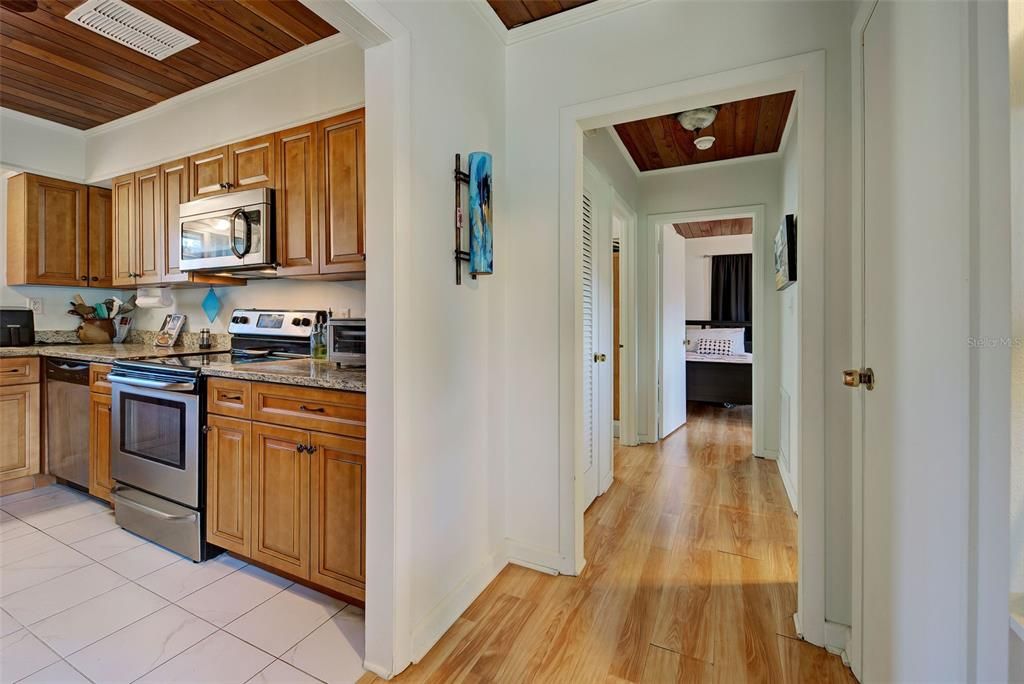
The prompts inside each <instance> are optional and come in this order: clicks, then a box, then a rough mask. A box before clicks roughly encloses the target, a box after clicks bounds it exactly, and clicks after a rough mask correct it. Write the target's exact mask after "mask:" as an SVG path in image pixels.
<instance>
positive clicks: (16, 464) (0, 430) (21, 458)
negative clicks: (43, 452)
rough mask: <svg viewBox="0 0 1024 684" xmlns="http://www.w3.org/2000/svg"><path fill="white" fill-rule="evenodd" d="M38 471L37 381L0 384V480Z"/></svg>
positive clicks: (24, 475) (33, 473)
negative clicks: (21, 383)
mask: <svg viewBox="0 0 1024 684" xmlns="http://www.w3.org/2000/svg"><path fill="white" fill-rule="evenodd" d="M38 472H39V384H38V383H32V384H24V385H3V386H0V481H6V480H13V479H15V478H19V477H26V476H28V475H35V474H36V473H38Z"/></svg>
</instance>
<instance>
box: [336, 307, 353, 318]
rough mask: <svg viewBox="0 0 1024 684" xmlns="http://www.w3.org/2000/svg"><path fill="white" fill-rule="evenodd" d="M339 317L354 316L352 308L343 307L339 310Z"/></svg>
mask: <svg viewBox="0 0 1024 684" xmlns="http://www.w3.org/2000/svg"><path fill="white" fill-rule="evenodd" d="M338 318H352V309H342V310H341V311H339V312H338Z"/></svg>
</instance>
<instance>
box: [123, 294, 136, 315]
mask: <svg viewBox="0 0 1024 684" xmlns="http://www.w3.org/2000/svg"><path fill="white" fill-rule="evenodd" d="M135 297H136V295H132V296H131V297H129V298H128V301H127V302H125V303H124V304H122V305H121V309H120V313H122V314H126V313H130V312H132V311H135Z"/></svg>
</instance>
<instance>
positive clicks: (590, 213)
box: [580, 187, 599, 508]
mask: <svg viewBox="0 0 1024 684" xmlns="http://www.w3.org/2000/svg"><path fill="white" fill-rule="evenodd" d="M581 213H582V231H581V242H582V244H581V263H580V279H581V283H580V285H581V288H580V291H581V296H582V301H581V303H580V305H581V306H580V308H581V311H582V317H583V358H582V359H580V362H581V363H582V367H583V397H582V401H583V497H584V502H583V507H584V508H586V507H587V506H589V505H590V503H591V502H592V501H593V500H594V499H595V498H596V497H597V493H598V467H597V451H598V432H599V428H598V424H597V412H598V411H597V406H598V378H597V372H596V371H597V368H596V366H597V362H596V360H595V354H596V353H597V352H596V351H595V350H596V349H597V337H598V335H597V319H598V305H597V298H598V297H597V295H598V292H597V287H596V285H595V281H596V277H597V273H596V264H595V259H594V256H595V255H594V250H595V244H594V243H595V240H594V237H595V220H596V216H595V213H596V210H595V206H594V195H593V191H592V190H591V189H590V188H588V187H584V188H583V206H582V210H581ZM598 358H599V357H598Z"/></svg>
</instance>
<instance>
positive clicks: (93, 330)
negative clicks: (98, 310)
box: [78, 318, 115, 344]
mask: <svg viewBox="0 0 1024 684" xmlns="http://www.w3.org/2000/svg"><path fill="white" fill-rule="evenodd" d="M114 335H115V332H114V321H112V320H110V319H109V318H87V319H85V320H83V321H82V324H81V325H80V326H78V339H79V341H81V342H82V344H110V343H111V341H113V339H114Z"/></svg>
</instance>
